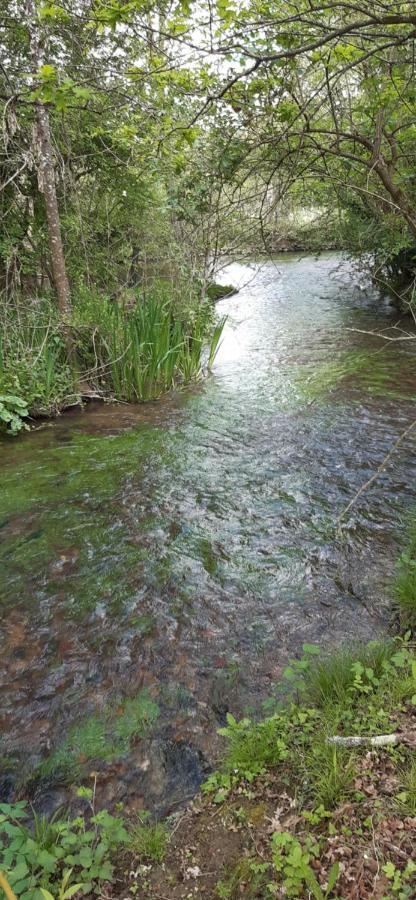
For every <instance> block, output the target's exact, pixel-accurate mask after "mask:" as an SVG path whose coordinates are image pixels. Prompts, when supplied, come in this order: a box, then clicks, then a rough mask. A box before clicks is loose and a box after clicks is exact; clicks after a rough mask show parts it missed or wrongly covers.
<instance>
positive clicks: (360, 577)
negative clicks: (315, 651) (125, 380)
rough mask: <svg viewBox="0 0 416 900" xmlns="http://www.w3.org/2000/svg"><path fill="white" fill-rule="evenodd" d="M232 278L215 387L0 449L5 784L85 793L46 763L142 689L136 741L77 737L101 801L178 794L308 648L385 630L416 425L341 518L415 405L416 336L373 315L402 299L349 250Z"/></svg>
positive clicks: (45, 430)
mask: <svg viewBox="0 0 416 900" xmlns="http://www.w3.org/2000/svg"><path fill="white" fill-rule="evenodd" d="M224 281H225V282H227V283H230V282H232V283H238V284H240V286H241V289H240V292H239V293H238V294H237V295H235V296H234V297H232V298H228V299H226V300H224V301H221V303H220V304H218V309H219V311H220V312H223V313H227V315H228V317H229V318H228V323H227V326H226V331H225V335H224V340H223V343H222V346H221V349H220V352H219V354H218V357H217V361H216V365H215V369H214V373H213V374H212V376H210V377H209V378H208V379H207V380H206V381H204V382H202V383H201V384H198V385H197V386H195V387H193V388H191V389H189V390H186V391H184V392H182V393H177V394H173V395H171V396H169V397H168V398H166V399H165V400H164V401H161V402H159V403H157V404H149V405H146V406H142V407H129V406H126V405H122V404H112V405H107V406H103V405H97V406H95V407H91V406H90V407H89V408H88V409H86V410H85V411H84V412H77V413H71V414H66V415H64V416H62V417H61V419H59V420H58V421H56V422H54V423H48V424H46V425H43V426H42V427H40V428H39V430H37V431H34V432H32V433H31V434H30V435H27V436H24V437H23V438H20V439H18V440H15V441H11V440H7V441H6V440H4V441H3V442H2V443H1V444H0V453H1V461H2V466H1V474H0V481H1V499H0V540H1V544H0V560H1V567H0V597H1V599H0V616H1V619H0V646H1V658H0V678H1V685H2V687H1V694H0V727H1V743H0V792H2V794H3V797H11V796H14V795H15V793H16V791H17V792H18V791H24V792H26V793H27V794H29V796H31V797H32V798H33V799H34V800H35V802H38V803H39V804H40V805H41V806H42V805H43V806H44V807H48V806H50V805H54V804H56V803H57V802H58V801H59V800H61V799H63V798H65V797H67V796H69V795H70V794H71V789H70V788H69V787H68V785H66V784H65V783H64V781H65V779H64V778H63V777H61V775H60V774H59V771H58V770H56V769H54V767H53V766H51V767H50V768H49V770H48V769H47V767H46V769H45V767H43V768H42V763H43V764H44V762H45V760H47V759H48V758H50V756H51V754H53V753H54V751H56V750H58V751H59V748H62V747H63V754H64V755H65V753H66V750H65V747H66V744H65V741H66V740H67V735H68V734H71V728H72V729H73V728H74V723H75V724H76V723H81V727H84V728H85V723H86V722H88V721H93V722H96V720H97V717H98V719H100V717H101V718H102V717H103V716H104V717H105V716H107V713H108V709H109V708H110V707H111V709H113V711H114V716H115V718H114V719H113V720H111V721H114V722H116V721H117V715H118V713H117V709H118V706H119V705H120V704H121V707H120V708H121V710H123V708H124V707H123V701H124V699H125V698H126V697H129V698H134V697H137V696H139V697H142V698H143V697H145V698H147V699H146V702H149V703H151V704H153V705H154V704H157V707H158V709H159V714H158V716H157V718H156V719H155V720H153V719H152V722H151V725H150V726H149V727H148V728H147V731H146V733H145V734H144V735H143V734H141V736H140V734H138V735H136V736H135V737H133V738H132V739H129V742H128V744H127V749H126V752H125V753H120V755H114V754H113V755H111V754H110V755H106V754H105V753H104V752H103V753H101V754H100V758H99V759H98V761H97V760H96V759H95V760H93V759H91V760H90V759H88V747H89V745H88V746H86V752H85V753H83V752H82V750H80V752H79V759H78V760H77V761H78V762H79V765H80V772H81V774H80V778H84V777H85V776H86V775H87V774H88V773H89V771H90V770H91V768H94V770H96V771H98V773H99V781H98V790H99V801H100V802H101V803H103V804H105V803H106V804H108V803H110V804H111V803H113V802H115V801H121V802H124V803H125V804H126V805H127V807H135V806H145V807H147V808H153V809H156V810H157V811H162V810H164V811H165V810H168V809H173V808H174V806H175V804H176V803H178V802H180V801H181V800H182V799H183V798H184V797H186V796H189V795H192V793H193V792H194V791H195V790H196V788H197V786H198V783H199V781H200V780H201V778H202V777H203V774H204V771H205V770H206V767H207V766H208V765H209V764H212V762H213V761H215V759H216V757H217V754H218V748H219V744H218V739H217V737H216V729H217V728H218V727H219V726H220V725H221V724H222V722H223V720H224V716H225V713H226V712H227V710H228V709H230V710H232V711H233V712H234V713H236V714H241V713H242V712H243V711H245V710H247V709H256V708H258V707H259V704H260V702H261V700H262V699H263V698H264V697H266V696H267V695H268V694H269V693H270V691H271V689H272V686H273V684H274V683H275V682H276V680H277V679H278V677H279V673H280V672H281V670H282V668H283V666H284V665H285V662H286V661H287V658H288V656H290V655H291V654H296V653H299V651H300V650H301V646H302V643H303V642H305V641H308V642H318V643H320V644H321V645H323V646H333V645H336V644H337V643H339V642H340V641H342V640H345V639H346V638H347V639H357V638H362V639H368V638H370V637H373V636H375V635H377V634H379V633H381V632H383V631H384V630H385V629H386V627H387V623H388V618H389V603H390V595H391V587H390V582H391V577H392V573H393V567H394V561H395V559H396V556H397V553H398V541H399V539H400V534H401V531H402V530H403V523H404V521H405V517H406V511H407V510H408V509H409V507H411V505H412V504H414V502H415V499H416V480H415V475H416V460H415V455H414V446H415V444H414V441H415V439H414V438H412V437H411V436H409V438H408V439H406V440H405V441H404V442H403V444H402V446H401V449H400V452H398V453H397V454H396V455H395V457H394V460H393V462H392V463H391V464H390V465H389V466H388V467H387V469H386V471H384V472H383V473H382V474H381V476H380V478H379V479H378V480H377V482H376V483H375V484H374V485H373V486H372V487H371V489H370V490H369V491H368V492H365V493H364V494H363V495H362V496H361V497H360V498H359V500H358V502H357V503H356V505H355V506H354V507H353V509H352V510H351V512H350V514H349V515H348V516H347V518H346V520H345V527H344V528H343V531H342V534H341V535H339V534H337V532H336V520H337V517H338V516H339V514H340V513H341V512H342V510H343V509H344V508H345V506H346V505H347V503H348V502H349V500H350V499H351V498H352V497H353V495H354V493H355V492H356V491H357V489H358V488H359V487H360V485H361V484H362V483H363V482H365V481H366V480H367V479H368V478H369V477H370V476H371V475H372V473H373V472H374V470H375V469H376V468H377V466H378V465H379V464H380V462H381V461H382V459H383V457H384V456H385V454H386V453H387V451H388V449H389V447H390V446H391V444H392V443H393V442H394V441H395V439H396V438H397V437H398V435H399V434H400V433H401V432H402V431H403V430H404V429H405V428H406V426H407V425H408V424H410V422H411V421H412V419H413V418H414V400H415V396H416V358H415V355H414V351H413V352H412V346H413V345H412V344H411V343H410V342H407V343H402V344H399V343H387V342H385V341H382V340H380V339H379V338H377V337H374V336H371V335H368V334H364V333H362V332H364V331H367V330H375V329H377V330H381V329H385V328H387V329H388V328H389V327H391V326H392V325H393V324H395V323H396V322H397V313H395V312H394V311H393V309H392V308H391V307H390V306H389V305H388V303H387V302H386V301H384V300H382V299H381V298H380V297H379V295H378V294H377V292H376V291H375V290H374V289H373V288H372V287H371V286H370V285H369V284H367V283H364V282H363V280H362V276H361V279H360V276H358V275H357V273H355V272H354V270H353V268H352V267H351V264H349V263H347V262H346V261H344V260H343V259H342V258H340V257H337V256H336V255H334V254H326V255H322V256H320V257H319V258H313V257H303V258H300V257H298V256H295V255H284V256H281V257H279V258H277V259H276V260H275V261H274V262H269V263H267V264H264V265H256V264H247V265H245V266H243V265H241V266H240V265H239V266H231V267H230V269H229V270H228V271H227V272H226V273H224ZM406 327H409V326H408V324H407V325H406ZM350 329H352V330H350ZM354 329H356V330H354ZM120 715H121V713H120ZM123 721H124V720H123ZM108 727H109V728H110V729H111V728H112V727H113V726H112V725H110V726H108ZM97 739H98V740H99V741H100V740H101V739H102V738H101V737H100V734H99V735H98V738H97ZM81 743H82V741H81ZM84 749H85V747H84ZM71 752H73V750H71ZM93 752H94V751H93ZM61 756H62V753H61ZM39 765H41V769H39ZM1 771H2V772H3V775H1ZM46 771H47V774H45V773H46ZM22 773H23V774H22ZM31 773H32V775H31ZM28 779H29V782H28V781H27V780H28ZM23 784H25V786H24V787H23Z"/></svg>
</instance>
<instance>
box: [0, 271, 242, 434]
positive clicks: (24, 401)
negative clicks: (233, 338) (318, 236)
mask: <svg viewBox="0 0 416 900" xmlns="http://www.w3.org/2000/svg"><path fill="white" fill-rule="evenodd" d="M211 288H212V293H213V296H212V297H211V296H209V293H207V295H206V297H205V299H204V300H203V301H202V302H201V300H200V298H197V296H196V294H195V293H192V292H190V295H189V296H188V297H185V298H181V302H180V303H179V302H178V300H177V298H176V297H175V295H174V293H173V292H172V291H170V292H169V291H168V292H167V291H166V290H162V289H161V288H159V290H158V291H156V290H155V291H154V293H153V294H150V295H148V296H146V295H145V294H142V293H141V292H140V291H138V290H137V291H131V292H130V293H129V294H128V295H127V296H124V297H121V298H120V299H119V300H115V299H111V298H108V297H103V296H101V297H99V296H95V295H92V294H90V295H88V296H86V297H81V298H79V301H78V303H74V310H73V315H72V319H71V322H70V324H69V325H67V326H65V327H64V326H63V324H62V322H61V321H60V319H59V317H58V312H57V309H56V306H55V302H54V299H53V298H51V297H48V296H46V297H43V298H41V299H37V298H34V299H28V298H17V299H16V301H15V302H14V304H5V307H4V310H3V311H2V315H1V321H0V431H3V432H4V433H6V434H7V435H12V436H15V435H16V434H18V433H19V432H20V431H22V430H28V429H29V427H30V423H31V422H33V421H34V420H37V419H48V418H54V417H56V416H58V415H60V414H61V413H62V412H63V411H65V410H67V409H70V408H73V407H74V406H81V405H82V403H83V402H85V401H90V400H107V401H111V400H117V401H122V402H127V403H137V402H144V401H149V400H156V399H159V398H160V397H161V396H163V395H164V394H167V393H168V392H169V391H170V390H172V388H174V387H180V386H183V385H186V384H189V383H190V382H192V381H197V380H198V379H200V378H201V377H202V376H203V374H204V372H206V371H209V370H210V369H211V367H212V364H213V361H214V358H215V355H216V352H217V349H218V345H219V342H220V339H221V334H222V330H223V327H224V319H220V318H218V317H216V316H215V313H214V309H213V306H214V302H215V300H216V299H219V298H220V297H221V296H227V295H229V294H230V291H232V289H231V288H229V287H228V288H222V287H221V286H217V285H211ZM68 334H69V335H70V342H71V347H72V351H71V356H70V357H69V356H68V349H67V345H68V340H69V338H68Z"/></svg>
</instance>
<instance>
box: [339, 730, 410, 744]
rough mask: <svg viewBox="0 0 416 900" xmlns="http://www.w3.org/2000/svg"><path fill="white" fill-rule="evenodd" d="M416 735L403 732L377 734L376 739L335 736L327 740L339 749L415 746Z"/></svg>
mask: <svg viewBox="0 0 416 900" xmlns="http://www.w3.org/2000/svg"><path fill="white" fill-rule="evenodd" d="M415 740H416V735H415V733H414V732H407V733H405V732H403V733H402V734H400V733H399V732H396V733H395V734H377V735H376V736H375V737H369V736H364V737H341V736H340V735H334V737H329V738H327V739H326V743H327V744H336V745H337V746H339V747H361V746H363V745H364V746H369V747H387V746H389V744H409V745H410V746H414V744H415Z"/></svg>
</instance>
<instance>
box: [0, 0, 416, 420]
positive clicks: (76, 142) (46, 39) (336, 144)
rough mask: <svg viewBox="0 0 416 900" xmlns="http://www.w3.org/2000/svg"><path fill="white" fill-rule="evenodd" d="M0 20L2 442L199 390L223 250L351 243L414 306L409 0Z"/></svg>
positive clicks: (11, 5)
mask: <svg viewBox="0 0 416 900" xmlns="http://www.w3.org/2000/svg"><path fill="white" fill-rule="evenodd" d="M2 13H3V15H2V21H1V23H0V48H1V56H2V59H4V60H5V61H6V64H5V68H4V69H1V71H0V112H1V116H2V122H3V128H2V152H1V156H0V215H1V222H2V233H1V238H0V292H1V298H2V300H1V316H0V332H1V334H0V338H1V339H0V396H1V400H0V423H1V425H2V426H3V430H6V431H7V432H9V433H11V434H15V433H17V431H18V430H19V429H21V428H22V427H23V423H24V422H26V421H27V415H26V410H29V411H31V412H33V413H35V414H39V413H41V414H47V415H51V414H54V413H56V412H58V411H59V410H60V409H61V408H62V407H64V406H67V405H70V404H73V403H77V402H79V401H80V399H81V398H82V397H85V396H90V397H91V396H97V395H98V396H104V397H116V398H118V399H120V400H125V399H128V400H134V401H136V400H146V399H154V398H155V397H159V396H160V395H161V394H162V393H163V392H165V391H166V390H169V389H170V388H171V386H172V384H177V383H184V382H185V383H186V382H188V381H189V380H191V379H192V378H195V377H198V376H199V374H200V372H201V356H200V349H201V345H202V343H203V342H204V340H205V339H208V342H209V336H208V331H207V326H208V320H209V316H207V312H206V305H205V298H206V296H207V293H209V286H210V284H211V283H212V281H213V279H214V276H215V272H216V271H217V270H218V268H220V267H221V265H222V264H223V262H224V260H225V259H228V258H230V257H231V258H236V257H237V258H239V257H241V255H242V254H247V252H251V251H256V252H259V251H266V252H271V251H273V250H274V249H279V248H283V249H288V248H290V246H301V247H305V246H306V247H308V246H309V247H312V248H314V249H322V248H326V247H337V248H339V247H342V248H346V249H349V250H350V251H352V252H354V253H355V254H358V257H359V259H360V262H361V265H362V266H363V267H366V268H367V269H368V268H370V270H371V271H372V273H373V275H374V277H375V278H377V279H378V280H379V282H381V283H382V284H383V285H384V286H385V285H388V287H389V289H391V290H392V291H393V296H394V297H395V301H396V302H397V304H398V305H401V306H404V307H405V308H406V309H408V310H409V308H410V309H411V308H412V306H413V301H414V273H415V240H416V212H415V208H416V207H415V204H416V195H415V180H414V163H415V155H414V147H415V124H414V108H415V88H414V77H413V76H414V72H413V66H414V63H413V55H412V53H413V43H414V27H415V22H416V19H415V13H414V10H413V8H412V4H411V3H404V2H401V0H400V2H392V3H390V4H389V5H388V8H386V7H385V5H384V4H383V3H381V2H380V3H376V4H374V2H369V0H363V2H362V3H361V6H360V10H359V11H357V10H356V9H355V7H354V6H351V4H350V3H348V2H344V0H341V2H339V3H337V4H336V5H335V6H334V7H333V6H332V5H329V6H328V5H327V4H322V3H320V2H313V3H310V2H309V0H298V2H296V3H294V2H292V0H285V2H284V3H283V4H282V3H281V2H280V0H279V2H278V3H271V4H269V3H268V4H267V6H266V7H265V8H264V9H263V7H262V5H261V4H260V6H259V3H258V2H257V0H255V2H247V3H239V2H237V0H227V2H224V0H218V2H217V3H214V4H213V7H212V9H211V12H210V16H209V17H208V19H207V17H206V11H205V9H204V5H202V6H198V5H197V4H192V3H189V2H183V0H178V2H173V3H171V4H168V5H166V4H165V3H164V2H155V3H150V4H149V3H147V2H144V0H129V2H125V0H111V2H107V0H94V2H90V0H77V2H75V3H73V2H72V0H71V2H66V0H64V2H61V3H59V4H55V3H49V2H43V0H25V3H19V2H16V0H4V2H3V9H2ZM276 35H278V41H277V45H276V40H277V38H276ZM6 70H7V71H6ZM161 286H162V287H161ZM216 329H217V335H216V337H215V336H214V337H213V338H212V340H213V341H214V345H212V344H211V358H212V355H213V349H214V346H215V344H216V341H217V338H218V329H220V324H217V325H216Z"/></svg>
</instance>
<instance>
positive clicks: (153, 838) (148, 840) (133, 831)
mask: <svg viewBox="0 0 416 900" xmlns="http://www.w3.org/2000/svg"><path fill="white" fill-rule="evenodd" d="M167 842H168V829H167V827H166V825H165V824H164V823H163V822H152V821H149V819H148V817H147V815H145V814H142V815H141V816H140V817H139V821H138V823H137V824H135V825H132V826H131V828H130V840H129V849H130V850H131V851H132V852H133V853H134V855H135V856H137V857H138V858H139V859H140V860H143V861H145V862H159V863H160V862H163V859H164V857H165V854H166V847H167Z"/></svg>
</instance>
